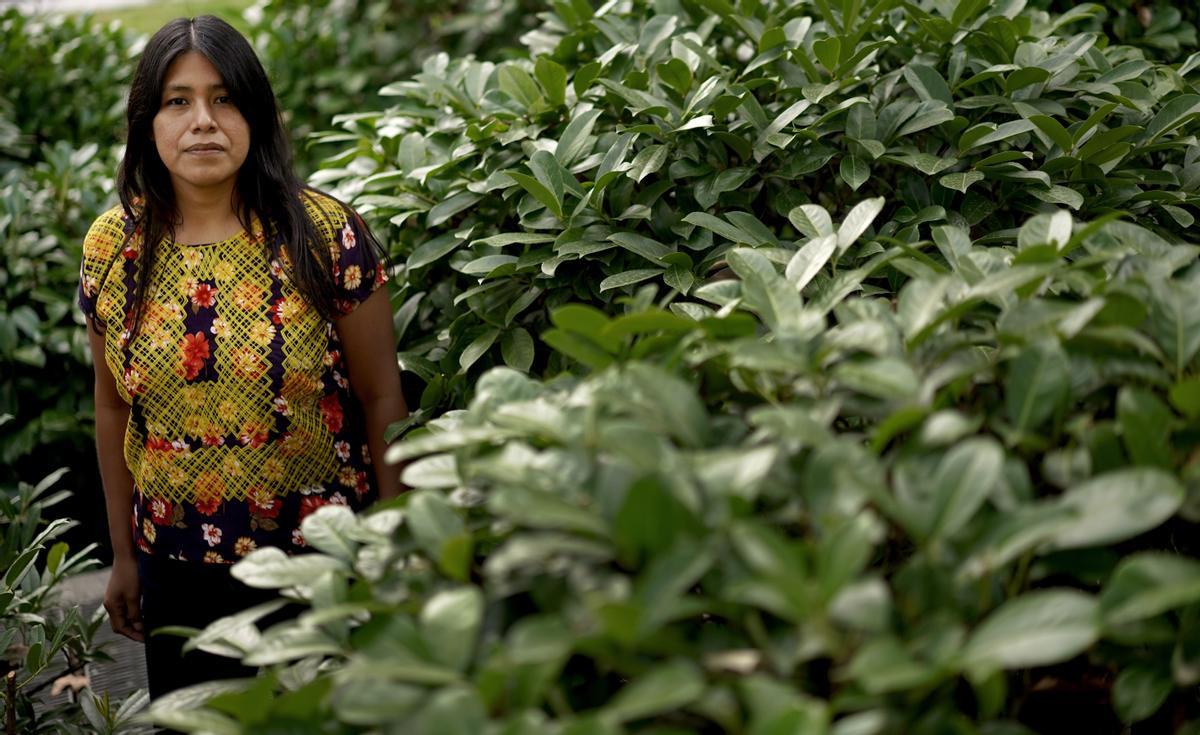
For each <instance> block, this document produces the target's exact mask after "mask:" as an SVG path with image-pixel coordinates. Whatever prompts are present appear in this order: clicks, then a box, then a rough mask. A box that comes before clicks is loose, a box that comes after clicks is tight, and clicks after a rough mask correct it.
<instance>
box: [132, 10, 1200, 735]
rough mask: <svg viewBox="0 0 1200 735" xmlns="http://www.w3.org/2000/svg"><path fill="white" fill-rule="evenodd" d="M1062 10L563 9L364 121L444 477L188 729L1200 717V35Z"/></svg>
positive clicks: (375, 211)
mask: <svg viewBox="0 0 1200 735" xmlns="http://www.w3.org/2000/svg"><path fill="white" fill-rule="evenodd" d="M1048 7H1049V6H1048V5H1047V4H1041V5H1039V4H1038V3H1036V2H1029V3H1026V2H1024V1H1023V0H1005V1H1003V2H995V3H988V2H984V1H983V0H961V1H960V2H940V1H938V0H927V1H926V2H919V3H901V2H899V1H898V0H878V1H873V2H859V0H844V2H843V1H836V0H814V1H813V2H811V3H808V2H805V3H785V2H742V3H738V4H736V5H734V4H732V3H729V2H726V0H695V1H694V2H693V1H692V0H674V1H673V0H662V1H660V2H653V3H651V2H638V1H633V0H630V1H629V2H616V3H608V4H605V5H604V6H602V7H599V8H593V7H592V6H590V5H589V4H587V3H583V2H556V3H553V5H552V8H553V9H552V10H548V11H546V12H543V13H540V14H539V20H540V23H541V24H540V26H539V27H538V28H536V29H534V30H531V31H530V32H528V33H526V34H525V35H524V36H523V37H522V41H523V42H524V43H525V45H526V47H527V48H528V50H529V58H521V59H513V60H508V61H499V62H497V61H489V60H480V59H476V58H469V57H466V58H464V57H451V56H449V55H447V54H439V55H435V56H432V57H430V58H429V59H428V60H427V61H426V62H425V63H424V65H423V67H422V70H421V72H420V73H419V74H417V75H416V76H414V77H413V78H412V79H411V80H404V81H397V82H395V83H393V84H390V85H388V86H387V87H386V88H385V89H383V90H382V94H384V95H385V96H388V97H392V98H395V104H394V105H393V106H391V107H388V108H386V109H381V110H379V111H372V112H354V113H353V114H346V115H342V116H340V117H339V118H337V121H338V124H340V125H341V126H342V128H343V130H342V131H339V132H336V133H331V134H329V135H328V136H327V138H326V140H327V141H328V142H330V143H341V144H343V146H344V150H343V152H342V153H341V154H340V155H337V156H334V157H333V158H331V159H330V160H328V161H326V162H325V167H324V168H323V169H322V170H321V171H319V172H317V173H316V174H315V175H314V180H315V181H316V182H318V183H321V184H324V185H329V186H333V187H335V188H336V189H337V191H339V192H340V193H342V194H344V195H346V196H348V197H352V198H353V199H354V201H355V202H356V203H357V205H358V206H359V207H360V209H361V210H363V211H368V212H369V216H370V217H372V218H373V219H374V222H375V223H376V224H377V226H379V228H380V230H381V232H384V233H386V234H387V235H388V239H389V240H390V241H392V242H393V243H394V245H393V248H394V254H395V255H397V256H399V258H400V260H402V261H403V265H402V266H401V267H400V268H399V269H398V272H397V274H396V275H397V278H396V283H397V284H398V288H399V293H398V296H399V300H398V301H397V304H398V305H399V308H398V310H397V312H396V324H397V327H398V331H400V333H401V334H402V341H401V348H402V351H401V353H400V355H399V359H400V360H401V364H402V365H403V366H404V368H405V369H406V370H408V371H410V372H411V373H412V374H414V375H417V376H419V377H420V378H421V379H422V380H423V381H424V382H425V383H426V388H425V391H424V394H423V396H422V397H421V400H420V411H419V412H418V413H417V414H416V415H415V416H414V419H413V420H412V421H411V422H409V424H408V426H407V427H399V428H400V429H404V428H410V429H411V428H412V426H413V425H420V427H419V428H416V429H415V430H412V431H410V432H409V433H408V434H407V435H406V436H405V437H404V438H403V440H402V441H401V442H400V444H399V445H398V446H397V447H396V448H395V449H394V450H393V458H395V459H407V460H411V461H412V463H411V464H410V465H409V466H408V467H407V469H406V471H405V475H404V477H405V480H406V481H407V482H408V483H409V484H411V485H412V486H414V487H415V488H416V490H415V491H414V492H413V493H411V494H408V495H406V496H405V497H403V498H401V499H400V500H399V501H397V502H395V503H393V504H391V506H390V507H386V508H380V509H378V510H377V512H375V513H373V514H369V515H367V516H364V517H361V518H355V517H353V516H351V515H349V514H348V513H345V512H343V511H342V510H341V509H336V508H334V509H325V510H322V511H319V512H318V513H315V514H313V515H312V516H311V517H310V518H309V519H307V520H306V522H305V526H304V529H303V530H304V533H305V535H306V538H307V539H308V541H309V543H310V544H311V545H312V546H313V547H314V550H315V552H316V553H314V554H310V555H305V556H301V557H294V558H288V557H285V556H284V555H283V554H282V552H278V551H276V550H270V549H264V550H260V551H258V552H255V553H253V554H251V555H250V556H249V557H247V558H246V560H244V561H243V562H242V563H240V564H239V565H237V566H236V567H235V574H236V575H237V576H238V577H240V578H241V579H243V580H245V581H246V582H248V583H250V584H253V585H256V586H261V587H268V588H279V589H280V590H281V591H283V592H285V593H286V594H287V595H288V596H291V597H295V598H298V599H302V600H305V601H306V602H308V603H309V604H310V605H311V608H312V609H311V610H310V611H309V612H306V613H305V614H303V615H302V616H301V617H300V618H299V619H298V620H297V621H296V622H293V623H285V624H282V625H279V626H276V627H273V628H271V629H270V630H268V631H265V632H261V631H259V630H258V629H257V628H256V627H255V626H254V625H253V620H254V619H256V617H259V616H261V615H262V614H264V613H265V611H266V610H267V609H269V606H268V608H262V609H257V610H251V611H247V612H246V613H245V614H243V615H239V616H235V617H234V618H230V619H226V620H223V621H220V622H218V623H217V624H215V625H214V626H212V627H210V628H209V629H208V630H207V631H205V632H203V633H202V634H200V635H199V636H198V637H196V638H195V640H194V641H193V642H192V644H191V645H196V646H200V647H202V648H205V649H207V650H213V651H217V652H222V653H224V654H226V655H235V656H241V657H243V658H244V659H245V660H246V661H247V662H250V663H255V664H262V665H266V666H268V667H269V671H268V674H267V675H266V676H265V677H260V678H259V679H256V680H253V681H250V682H243V683H235V684H222V685H207V686H205V687H201V688H200V689H197V690H193V691H191V692H188V693H184V694H181V695H180V696H178V697H176V698H174V700H173V701H164V702H162V703H160V705H159V706H157V707H156V708H155V717H156V718H157V719H158V721H160V722H163V723H167V724H171V725H173V726H175V727H179V728H183V729H187V730H190V731H211V732H221V733H251V732H261V731H262V729H263V728H264V727H265V723H267V722H272V723H276V725H277V727H280V728H283V730H284V731H287V732H296V733H359V732H364V733H365V732H386V733H399V732H405V733H407V732H442V731H446V732H451V731H452V732H481V731H486V732H506V733H507V732H511V733H517V732H561V733H612V732H625V731H630V732H632V731H637V732H658V733H667V732H719V731H722V732H735V733H742V732H744V733H773V732H800V733H835V734H837V735H851V734H852V733H853V734H863V733H988V734H991V735H996V734H999V733H1005V734H1007V733H1024V732H1030V731H1041V732H1061V731H1063V730H1062V727H1063V723H1062V722H1061V721H1057V722H1056V721H1054V720H1052V719H1048V716H1047V715H1046V713H1048V712H1049V713H1055V712H1057V713H1060V714H1061V713H1063V712H1069V713H1070V716H1071V717H1072V721H1071V724H1070V726H1069V727H1070V728H1071V729H1072V730H1073V731H1086V732H1116V731H1118V730H1119V729H1120V727H1121V724H1120V723H1122V722H1123V723H1132V724H1133V725H1134V729H1133V731H1134V732H1195V731H1196V730H1197V729H1198V728H1200V724H1198V723H1200V703H1198V702H1197V701H1196V699H1195V696H1194V692H1195V686H1196V684H1197V683H1198V682H1200V673H1198V672H1200V659H1198V656H1200V626H1198V622H1200V561H1197V560H1196V559H1195V556H1196V551H1197V550H1196V548H1195V541H1194V539H1195V538H1196V527H1195V523H1196V522H1197V521H1198V520H1200V505H1198V502H1197V500H1198V497H1200V477H1198V475H1197V472H1198V470H1197V464H1196V462H1195V457H1196V456H1197V455H1196V452H1195V450H1196V446H1197V442H1196V438H1197V428H1196V418H1197V416H1200V378H1198V377H1197V370H1196V368H1197V365H1196V358H1197V352H1200V309H1198V308H1197V302H1196V300H1195V299H1193V298H1190V294H1191V293H1193V290H1192V289H1193V288H1194V287H1195V285H1196V279H1197V278H1200V267H1197V265H1196V262H1197V253H1198V252H1200V251H1198V250H1197V248H1196V247H1195V246H1194V245H1192V244H1190V243H1188V242H1187V240H1188V233H1189V231H1190V228H1191V227H1192V226H1193V223H1194V217H1195V205H1196V203H1197V193H1196V190H1197V186H1198V185H1200V143H1198V141H1197V138H1196V136H1195V132H1196V131H1197V130H1198V129H1200V124H1198V123H1197V120H1198V118H1200V95H1198V94H1197V87H1196V80H1197V72H1198V70H1200V55H1197V54H1195V53H1193V51H1194V48H1191V47H1194V44H1195V41H1194V34H1195V25H1194V20H1195V18H1194V15H1195V13H1194V12H1192V11H1183V12H1181V13H1176V14H1175V15H1174V16H1171V15H1170V14H1169V13H1164V14H1163V15H1160V16H1158V18H1159V20H1158V21H1156V22H1159V23H1160V24H1161V27H1155V26H1153V23H1151V24H1143V23H1142V21H1141V20H1139V16H1138V15H1136V13H1135V12H1134V11H1120V12H1113V13H1108V12H1106V10H1105V8H1104V7H1102V6H1099V5H1082V6H1078V7H1071V8H1064V9H1063V10H1061V11H1059V10H1050V9H1047V8H1048ZM1152 7H1153V8H1162V7H1169V6H1167V5H1165V4H1164V5H1156V6H1152ZM1137 12H1140V11H1137ZM1183 13H1191V15H1190V16H1189V17H1184V14H1183ZM1131 17H1132V19H1133V20H1132V21H1130V18H1131ZM1164 18H1165V20H1164ZM1151 20H1153V19H1151ZM1131 22H1133V23H1138V24H1139V25H1136V26H1134V25H1130V23H1131ZM1138 29H1140V30H1138ZM1151 30H1153V32H1151ZM1167 37H1170V38H1174V39H1175V44H1174V45H1172V44H1170V43H1167V42H1165V41H1163V40H1162V39H1163V38H1167ZM347 144H348V145H347Z"/></svg>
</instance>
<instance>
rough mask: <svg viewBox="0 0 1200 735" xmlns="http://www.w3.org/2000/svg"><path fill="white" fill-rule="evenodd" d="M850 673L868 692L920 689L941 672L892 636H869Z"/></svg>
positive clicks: (853, 662)
mask: <svg viewBox="0 0 1200 735" xmlns="http://www.w3.org/2000/svg"><path fill="white" fill-rule="evenodd" d="M846 674H847V675H848V676H849V677H850V678H851V679H853V680H854V681H856V682H858V683H859V684H860V685H861V686H862V688H863V689H864V690H866V692H867V693H868V694H876V695H877V694H887V693H888V692H901V691H908V690H913V689H918V688H920V687H922V686H923V685H924V684H926V683H927V682H929V681H930V680H931V679H933V678H934V677H935V676H936V674H937V672H936V671H935V670H934V669H932V668H930V667H929V666H927V665H924V664H922V663H920V662H918V661H917V660H916V659H915V658H913V656H912V654H910V653H909V652H908V651H906V650H905V649H904V646H903V645H902V644H901V643H900V641H898V640H896V639H895V638H892V637H891V636H883V637H879V638H875V639H872V640H869V641H868V642H867V643H866V645H864V646H863V647H862V648H861V649H859V651H858V653H856V654H855V655H854V658H853V659H852V660H851V661H850V664H849V666H848V667H847V669H846Z"/></svg>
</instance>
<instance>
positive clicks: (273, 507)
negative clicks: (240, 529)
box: [247, 485, 283, 518]
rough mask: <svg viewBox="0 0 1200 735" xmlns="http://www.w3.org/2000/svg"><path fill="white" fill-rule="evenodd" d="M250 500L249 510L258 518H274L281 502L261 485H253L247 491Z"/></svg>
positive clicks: (280, 506)
mask: <svg viewBox="0 0 1200 735" xmlns="http://www.w3.org/2000/svg"><path fill="white" fill-rule="evenodd" d="M247 499H248V500H249V501H250V512H251V513H252V514H254V515H256V516H258V517H260V518H275V517H277V516H278V515H279V510H280V508H282V506H283V503H282V502H280V500H279V498H277V497H275V496H274V495H272V494H271V493H269V492H267V490H266V489H265V488H264V487H262V486H261V485H255V486H254V487H252V488H250V491H249V492H248V493H247Z"/></svg>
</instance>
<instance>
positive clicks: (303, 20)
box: [246, 0, 536, 172]
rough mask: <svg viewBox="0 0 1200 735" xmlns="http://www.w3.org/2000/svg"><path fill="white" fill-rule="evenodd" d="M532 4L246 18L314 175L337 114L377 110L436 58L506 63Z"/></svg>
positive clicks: (293, 9) (334, 8) (467, 2)
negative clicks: (314, 140) (385, 91)
mask: <svg viewBox="0 0 1200 735" xmlns="http://www.w3.org/2000/svg"><path fill="white" fill-rule="evenodd" d="M535 5H536V4H535V3H532V2H530V1H529V0H460V1H459V2H445V0H420V1H419V2H414V1H413V0H402V1H401V0H321V1H320V2H296V1H295V0H260V2H259V3H257V4H256V5H254V6H253V7H252V8H250V9H249V10H248V11H247V13H246V15H247V19H248V20H249V21H250V22H251V30H250V40H251V41H252V42H253V43H254V45H255V48H256V49H257V50H258V53H259V56H260V57H261V58H262V59H263V62H264V64H265V66H266V68H267V70H268V72H269V73H270V75H271V79H272V85H273V87H274V90H275V94H276V96H277V97H278V99H279V104H280V108H281V109H282V110H283V111H284V115H285V116H286V118H287V121H288V124H289V126H290V127H291V131H292V137H293V140H294V141H295V147H296V160H297V165H298V167H299V168H300V169H301V170H302V171H304V172H309V171H312V170H313V169H315V168H316V166H317V162H318V160H319V158H320V157H321V155H322V154H323V153H324V151H322V150H321V149H313V148H311V145H310V144H311V141H310V140H309V136H310V135H311V134H312V133H313V132H314V131H321V130H325V129H327V128H328V127H329V120H330V119H331V118H332V117H333V116H334V115H337V114H345V113H350V112H354V111H361V110H374V109H378V108H379V106H380V104H381V102H382V100H381V98H380V97H379V95H378V91H379V89H380V88H382V87H383V86H384V85H386V84H388V83H389V82H391V81H393V80H396V79H401V78H404V77H407V76H409V75H411V74H412V73H413V72H415V71H416V70H417V69H419V68H420V65H421V63H422V62H423V61H424V60H425V58H426V57H428V56H429V55H430V54H431V53H434V52H436V51H445V52H449V53H452V54H454V55H456V56H460V55H464V54H478V55H479V56H480V57H482V58H493V57H496V56H498V55H500V54H501V53H502V52H503V49H504V48H506V47H509V46H515V45H516V44H515V38H516V36H517V35H518V32H519V31H520V30H522V29H523V24H524V23H525V22H526V21H527V19H528V20H532V19H533V18H532V11H533V9H534V7H535Z"/></svg>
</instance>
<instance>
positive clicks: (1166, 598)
mask: <svg viewBox="0 0 1200 735" xmlns="http://www.w3.org/2000/svg"><path fill="white" fill-rule="evenodd" d="M1198 600H1200V561H1197V560H1195V559H1192V558H1189V557H1184V556H1179V555H1176V554H1170V553H1167V552H1162V551H1143V552H1139V553H1136V554H1134V555H1132V556H1129V557H1126V558H1125V559H1122V560H1121V563H1120V564H1118V565H1117V568H1116V570H1114V571H1113V574H1112V577H1110V578H1109V580H1108V582H1107V583H1106V584H1105V585H1104V589H1103V590H1102V591H1101V593H1100V615H1101V618H1102V619H1103V620H1104V624H1105V625H1106V626H1120V625H1127V624H1129V623H1134V622H1137V621H1139V620H1144V619H1146V618H1151V617H1154V616H1156V615H1161V614H1162V613H1164V612H1167V611H1168V610H1174V609H1176V608H1179V607H1183V606H1185V605H1190V604H1192V603H1194V602H1196V601H1198Z"/></svg>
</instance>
